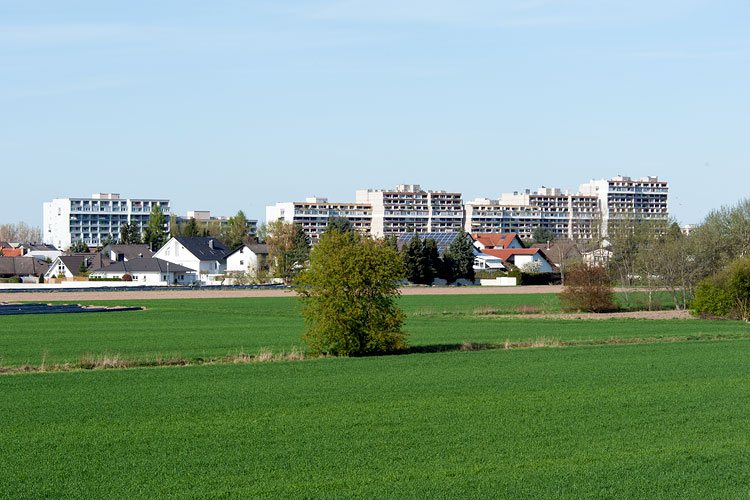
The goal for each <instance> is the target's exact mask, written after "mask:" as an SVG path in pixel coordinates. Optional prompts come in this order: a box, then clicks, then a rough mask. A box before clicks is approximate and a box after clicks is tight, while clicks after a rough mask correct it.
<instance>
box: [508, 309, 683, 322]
mask: <svg viewBox="0 0 750 500" xmlns="http://www.w3.org/2000/svg"><path fill="white" fill-rule="evenodd" d="M497 317H498V318H502V319H508V318H514V319H515V318H519V319H525V318H529V319H539V318H542V319H571V320H573V319H593V320H596V319H613V318H635V319H698V318H697V317H695V316H693V315H691V314H690V311H686V310H679V311H676V310H669V311H628V312H614V313H567V314H513V315H503V316H497Z"/></svg>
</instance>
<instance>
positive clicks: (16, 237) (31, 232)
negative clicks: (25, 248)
mask: <svg viewBox="0 0 750 500" xmlns="http://www.w3.org/2000/svg"><path fill="white" fill-rule="evenodd" d="M0 241H9V242H13V243H41V242H42V230H41V229H40V228H39V227H36V226H29V225H28V224H26V223H25V222H23V221H21V222H19V223H18V224H0Z"/></svg>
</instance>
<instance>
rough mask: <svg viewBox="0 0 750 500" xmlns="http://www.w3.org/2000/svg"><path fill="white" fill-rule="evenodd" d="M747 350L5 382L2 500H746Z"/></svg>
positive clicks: (473, 357) (661, 350) (493, 356)
mask: <svg viewBox="0 0 750 500" xmlns="http://www.w3.org/2000/svg"><path fill="white" fill-rule="evenodd" d="M748 359H750V340H733V341H716V342H692V343H671V344H652V345H634V346H597V347H569V348H564V349H525V350H510V351H482V352H453V353H440V354H415V355H408V356H386V357H379V358H359V359H320V360H313V361H302V362H279V363H256V364H242V365H214V366H209V365H206V366H197V367H171V368H146V369H136V370H108V371H86V372H69V373H44V374H28V375H12V376H8V375H6V376H2V377H0V421H1V422H2V424H3V431H2V433H1V434H0V498H8V499H10V498H13V499H16V498H129V499H132V498H170V497H171V498H344V497H349V498H435V497H439V498H575V499H581V498H634V499H643V498H679V499H684V498H695V499H709V498H716V499H727V498H732V499H739V498H749V497H750V489H748V488H749V487H748V485H750V405H748V404H747V401H748V400H750V363H748Z"/></svg>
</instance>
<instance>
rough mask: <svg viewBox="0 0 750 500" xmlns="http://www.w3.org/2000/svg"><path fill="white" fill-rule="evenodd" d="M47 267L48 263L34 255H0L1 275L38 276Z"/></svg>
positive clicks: (45, 270)
mask: <svg viewBox="0 0 750 500" xmlns="http://www.w3.org/2000/svg"><path fill="white" fill-rule="evenodd" d="M47 269H49V264H48V263H46V262H44V261H43V260H39V259H35V258H34V257H0V275H7V276H37V275H39V274H44V273H45V272H47Z"/></svg>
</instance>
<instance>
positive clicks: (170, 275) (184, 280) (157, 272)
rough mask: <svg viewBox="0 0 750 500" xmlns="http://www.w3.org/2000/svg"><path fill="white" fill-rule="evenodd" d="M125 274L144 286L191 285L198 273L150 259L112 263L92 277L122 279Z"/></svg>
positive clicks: (163, 261)
mask: <svg viewBox="0 0 750 500" xmlns="http://www.w3.org/2000/svg"><path fill="white" fill-rule="evenodd" d="M125 274H129V275H130V277H131V278H133V281H134V282H138V283H143V284H165V283H166V284H170V283H174V284H180V285H189V284H191V283H195V282H196V281H197V273H196V272H195V271H194V270H192V269H188V268H187V267H185V266H181V265H179V264H173V263H171V262H168V261H166V260H162V259H156V258H150V257H148V258H147V257H137V258H135V259H129V260H121V261H116V262H112V263H111V264H109V265H108V266H105V267H102V268H100V269H98V270H96V271H93V272H92V273H91V274H90V277H92V278H122V277H123V276H124V275H125Z"/></svg>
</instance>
